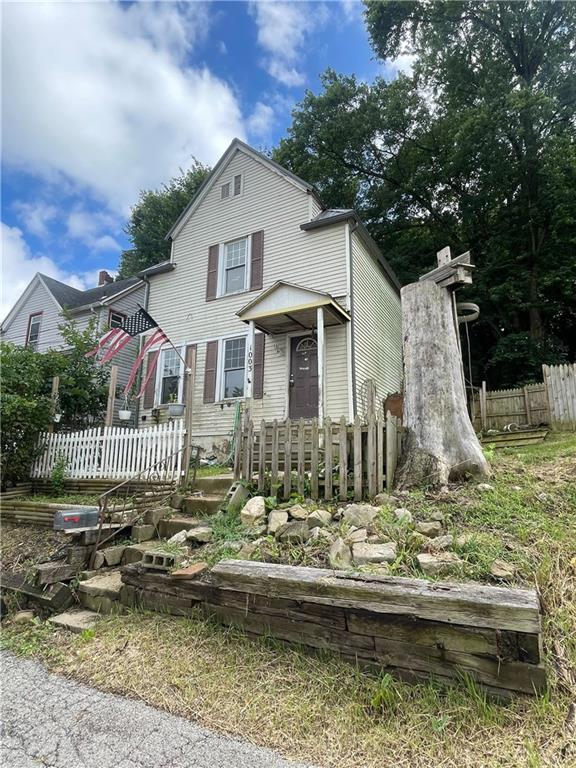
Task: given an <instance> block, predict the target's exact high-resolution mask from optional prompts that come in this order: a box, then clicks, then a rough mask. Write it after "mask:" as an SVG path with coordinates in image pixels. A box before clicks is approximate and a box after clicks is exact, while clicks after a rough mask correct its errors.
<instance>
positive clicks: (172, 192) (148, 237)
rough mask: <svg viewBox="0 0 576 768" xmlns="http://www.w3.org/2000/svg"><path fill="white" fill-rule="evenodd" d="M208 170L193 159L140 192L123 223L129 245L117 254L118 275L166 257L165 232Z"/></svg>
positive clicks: (167, 243)
mask: <svg viewBox="0 0 576 768" xmlns="http://www.w3.org/2000/svg"><path fill="white" fill-rule="evenodd" d="M209 173H210V169H209V168H207V167H206V166H204V165H202V164H201V163H199V162H197V161H196V160H194V161H193V163H192V167H191V168H189V169H188V170H187V171H182V172H181V173H180V175H179V176H175V177H174V178H172V179H170V181H169V182H168V183H167V184H164V185H163V186H162V187H161V188H160V189H155V190H152V189H147V190H144V191H142V192H141V193H140V197H139V199H138V202H137V203H136V205H134V206H133V207H132V212H131V214H130V219H129V221H128V223H127V224H126V227H125V232H126V234H127V235H128V236H129V238H130V240H131V243H132V248H130V250H127V251H124V252H123V253H122V255H121V257H120V269H119V275H118V276H119V278H124V277H132V276H133V275H135V274H136V273H137V272H140V271H141V270H142V269H146V268H147V267H151V266H153V265H154V264H159V263H160V262H161V261H165V260H166V259H169V258H170V243H169V242H168V241H167V240H166V239H165V238H166V235H167V233H168V231H169V230H170V228H171V227H172V225H173V224H174V223H175V221H176V220H177V219H178V217H179V216H180V214H181V213H182V211H183V210H184V208H186V206H187V205H188V203H189V202H190V200H191V199H192V198H193V197H194V195H195V194H196V192H197V191H198V188H199V187H200V185H201V184H202V182H203V181H204V179H205V178H206V176H207V175H208V174H209Z"/></svg>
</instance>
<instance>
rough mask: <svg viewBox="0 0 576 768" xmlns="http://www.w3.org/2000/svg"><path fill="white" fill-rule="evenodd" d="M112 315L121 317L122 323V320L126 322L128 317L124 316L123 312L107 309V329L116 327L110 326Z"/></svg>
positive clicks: (115, 326)
mask: <svg viewBox="0 0 576 768" xmlns="http://www.w3.org/2000/svg"><path fill="white" fill-rule="evenodd" d="M112 315H118V316H119V317H121V318H122V322H124V320H126V318H127V317H128V316H127V315H125V314H124V312H118V310H117V309H109V310H108V327H109V328H117V327H118V326H117V325H112Z"/></svg>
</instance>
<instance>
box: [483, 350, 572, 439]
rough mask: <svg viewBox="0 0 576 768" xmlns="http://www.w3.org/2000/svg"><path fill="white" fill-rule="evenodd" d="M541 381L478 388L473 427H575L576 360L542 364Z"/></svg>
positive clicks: (484, 385) (484, 384)
mask: <svg viewBox="0 0 576 768" xmlns="http://www.w3.org/2000/svg"><path fill="white" fill-rule="evenodd" d="M542 374H543V378H544V381H543V382H540V383H538V384H528V385H527V386H525V387H518V388H516V389H499V390H493V391H487V390H486V383H485V382H482V389H481V390H480V392H479V393H478V396H477V397H476V398H475V400H474V419H473V421H474V426H475V427H476V429H504V427H506V426H508V425H509V424H517V425H518V426H530V427H538V426H540V425H541V424H549V425H550V426H552V427H554V428H555V429H576V363H570V364H566V365H543V366H542Z"/></svg>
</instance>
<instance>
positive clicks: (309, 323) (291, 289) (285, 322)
mask: <svg viewBox="0 0 576 768" xmlns="http://www.w3.org/2000/svg"><path fill="white" fill-rule="evenodd" d="M319 307H321V308H322V311H323V315H324V325H325V326H331V325H343V324H344V323H346V322H348V321H349V320H350V315H349V314H348V312H347V311H346V310H345V309H344V308H343V307H342V306H341V305H340V304H338V302H337V301H336V299H334V298H333V297H332V296H330V294H329V293H324V292H323V291H314V290H312V289H311V288H302V286H300V285H294V283H286V282H284V281H283V280H279V281H278V282H276V283H274V285H272V286H271V287H270V288H267V289H266V290H265V291H262V293H261V294H259V295H258V296H257V297H256V298H255V299H253V300H252V301H251V302H250V303H249V304H246V306H244V307H242V309H241V310H240V311H239V312H237V313H236V314H237V315H238V317H239V318H240V320H242V321H243V322H244V323H249V322H250V321H253V322H254V325H255V326H256V328H258V329H259V330H261V331H264V333H292V332H293V331H302V330H305V331H308V330H312V329H313V328H316V324H317V312H318V308H319Z"/></svg>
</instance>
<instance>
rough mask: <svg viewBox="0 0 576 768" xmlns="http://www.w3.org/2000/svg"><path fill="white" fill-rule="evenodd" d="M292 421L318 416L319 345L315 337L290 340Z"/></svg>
mask: <svg viewBox="0 0 576 768" xmlns="http://www.w3.org/2000/svg"><path fill="white" fill-rule="evenodd" d="M288 412H289V415H290V418H291V419H312V418H313V417H314V416H318V343H317V341H316V339H315V338H314V337H313V336H294V337H292V339H291V340H290V395H289V409H288Z"/></svg>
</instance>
